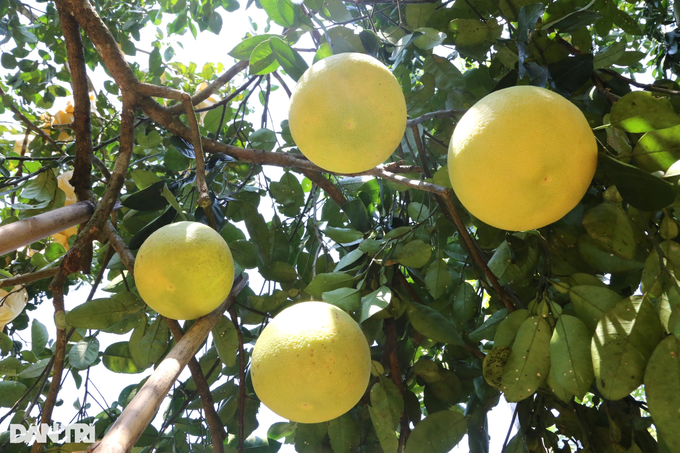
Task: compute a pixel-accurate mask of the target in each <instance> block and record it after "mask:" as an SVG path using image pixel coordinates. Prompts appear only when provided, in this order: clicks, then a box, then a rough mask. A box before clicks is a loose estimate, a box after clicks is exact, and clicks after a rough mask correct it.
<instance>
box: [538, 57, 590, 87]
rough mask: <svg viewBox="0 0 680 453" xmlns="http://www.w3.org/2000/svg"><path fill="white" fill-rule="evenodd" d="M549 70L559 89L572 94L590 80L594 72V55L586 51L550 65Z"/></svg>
mask: <svg viewBox="0 0 680 453" xmlns="http://www.w3.org/2000/svg"><path fill="white" fill-rule="evenodd" d="M548 72H550V77H551V78H552V79H553V83H554V84H555V86H556V87H557V89H558V91H560V92H562V93H564V94H567V95H571V93H573V92H574V91H576V90H578V89H579V88H581V86H583V84H584V83H586V82H587V81H589V80H590V78H591V77H592V74H593V55H592V54H589V53H584V54H581V55H576V56H573V57H567V58H563V59H562V60H560V61H558V62H556V63H553V64H551V65H549V66H548Z"/></svg>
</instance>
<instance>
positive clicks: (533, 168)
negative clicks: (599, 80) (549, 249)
mask: <svg viewBox="0 0 680 453" xmlns="http://www.w3.org/2000/svg"><path fill="white" fill-rule="evenodd" d="M448 159H449V161H448V166H449V177H450V178H451V185H452V186H453V190H454V191H455V193H456V195H457V196H458V198H459V199H460V201H461V203H463V206H465V208H466V209H467V210H468V211H469V212H470V213H471V214H472V215H474V216H475V217H477V218H478V219H480V220H482V221H483V222H485V223H488V224H489V225H491V226H494V227H496V228H501V229H504V230H511V231H525V230H531V229H534V228H540V227H543V226H546V225H548V224H550V223H553V222H555V221H557V220H559V219H561V218H562V217H563V216H564V215H565V214H567V213H568V212H569V211H571V210H572V209H573V208H574V207H575V206H576V205H577V204H578V202H579V201H580V200H581V198H583V195H584V194H585V193H586V190H588V186H589V185H590V182H591V180H592V179H593V175H594V174H595V167H596V166H597V143H596V141H595V136H594V135H593V132H592V130H591V129H590V126H589V125H588V121H587V120H586V118H585V116H583V113H582V112H581V111H580V110H579V109H578V108H577V107H576V106H575V105H574V104H572V103H571V102H569V101H568V100H567V99H565V98H564V97H562V96H560V95H559V94H556V93H553V92H552V91H549V90H546V89H544V88H538V87H534V86H517V87H511V88H505V89H503V90H499V91H496V92H493V93H491V94H489V95H488V96H486V97H485V98H483V99H482V100H480V101H479V102H477V103H476V104H475V105H474V106H473V107H472V108H471V109H470V110H468V111H467V112H466V113H465V115H463V117H462V118H461V120H460V121H459V122H458V124H457V125H456V128H455V129H454V131H453V136H452V137H451V143H450V144H449V157H448Z"/></svg>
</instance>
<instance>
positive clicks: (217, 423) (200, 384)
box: [163, 317, 224, 453]
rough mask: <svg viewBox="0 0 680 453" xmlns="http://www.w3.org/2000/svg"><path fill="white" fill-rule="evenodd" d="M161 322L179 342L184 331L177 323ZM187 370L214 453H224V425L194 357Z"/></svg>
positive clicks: (164, 318) (169, 320) (171, 320)
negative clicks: (194, 386)
mask: <svg viewBox="0 0 680 453" xmlns="http://www.w3.org/2000/svg"><path fill="white" fill-rule="evenodd" d="M163 320H164V321H165V323H166V324H167V325H168V327H169V328H170V332H172V336H173V337H175V340H177V341H180V340H181V339H182V337H183V336H184V331H183V330H182V327H181V326H180V325H179V323H178V322H177V321H175V320H174V319H169V318H166V317H163ZM187 365H188V367H189V370H190V371H191V377H193V378H194V383H195V384H196V390H197V391H198V394H199V396H200V397H201V403H202V404H203V410H204V411H205V419H206V421H207V422H208V428H210V435H211V436H212V445H213V450H214V451H215V453H224V425H223V424H222V420H220V417H219V416H218V415H217V412H215V402H214V401H213V398H212V393H210V386H209V385H208V381H207V380H206V377H205V375H204V374H203V370H201V365H199V363H198V361H197V360H196V357H192V358H191V359H190V360H189V363H188V364H187Z"/></svg>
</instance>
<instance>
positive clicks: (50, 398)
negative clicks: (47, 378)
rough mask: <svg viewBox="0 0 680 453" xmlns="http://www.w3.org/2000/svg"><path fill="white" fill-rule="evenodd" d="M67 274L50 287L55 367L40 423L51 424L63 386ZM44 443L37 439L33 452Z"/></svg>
mask: <svg viewBox="0 0 680 453" xmlns="http://www.w3.org/2000/svg"><path fill="white" fill-rule="evenodd" d="M65 279H66V275H64V274H57V276H56V277H54V280H53V281H52V283H51V284H50V289H51V290H52V294H53V296H52V297H53V299H52V300H53V304H54V319H55V320H56V322H55V324H56V326H57V341H56V344H55V349H54V367H53V368H52V382H50V389H49V390H48V392H47V398H46V399H45V404H44V405H43V408H42V414H41V416H40V423H45V424H51V423H50V422H51V421H52V410H53V409H54V406H55V404H56V402H57V395H58V394H59V389H60V388H61V375H62V373H63V371H64V358H65V355H66V331H65V330H64V329H65V327H66V313H65V311H64V281H65ZM42 447H43V444H42V443H40V442H38V441H37V440H36V441H35V442H34V443H33V447H31V453H40V452H41V451H42Z"/></svg>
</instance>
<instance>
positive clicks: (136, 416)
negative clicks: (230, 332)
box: [88, 277, 248, 453]
mask: <svg viewBox="0 0 680 453" xmlns="http://www.w3.org/2000/svg"><path fill="white" fill-rule="evenodd" d="M247 281H248V279H247V278H240V277H237V279H236V280H234V287H233V288H232V290H231V293H230V294H229V297H227V300H225V301H224V302H223V303H222V305H220V306H219V307H218V308H217V309H216V310H215V311H213V312H212V313H210V314H208V315H206V316H204V317H202V318H200V319H199V320H198V321H196V323H194V325H193V326H191V329H189V331H188V332H187V333H186V334H185V335H184V336H183V337H182V339H181V340H179V341H178V342H177V344H176V345H175V347H174V348H173V349H172V351H170V353H169V354H168V355H167V356H166V357H165V359H163V361H162V362H161V363H160V364H159V365H158V367H157V368H156V370H155V371H154V372H153V374H152V375H151V376H150V377H149V379H148V380H147V381H146V383H145V384H144V386H143V387H142V388H141V390H140V391H139V392H138V393H137V395H136V396H135V397H134V398H133V399H132V401H131V402H130V404H128V406H127V407H126V408H125V410H124V411H123V413H122V414H121V415H120V417H118V419H117V420H116V422H115V423H114V424H113V426H112V427H111V429H110V430H109V432H108V433H106V436H104V438H103V439H102V440H101V442H100V443H98V444H94V445H93V446H92V447H90V448H88V451H94V452H95V453H126V452H129V451H130V450H131V449H132V447H134V445H135V443H137V439H139V436H141V435H142V432H143V431H144V429H145V428H146V427H147V425H148V424H149V423H150V422H151V420H152V419H153V417H154V415H155V414H156V412H157V411H158V408H159V407H160V405H161V402H162V401H163V399H164V398H165V396H166V395H167V394H168V392H169V391H170V389H171V388H172V385H173V384H174V383H175V381H176V380H177V377H178V376H179V374H180V373H181V372H182V370H183V369H184V367H185V366H187V364H188V363H189V360H191V358H192V357H194V355H195V354H196V351H197V350H198V348H199V347H200V346H201V345H202V344H203V341H204V340H205V339H206V337H207V336H208V334H209V333H210V330H211V329H212V328H213V327H214V326H215V323H217V320H218V319H219V318H220V317H221V316H222V313H224V311H225V310H226V309H228V308H229V307H230V306H231V304H232V303H233V302H234V299H235V298H236V296H237V295H238V293H239V292H241V290H242V289H243V287H244V286H245V285H246V283H247Z"/></svg>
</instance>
